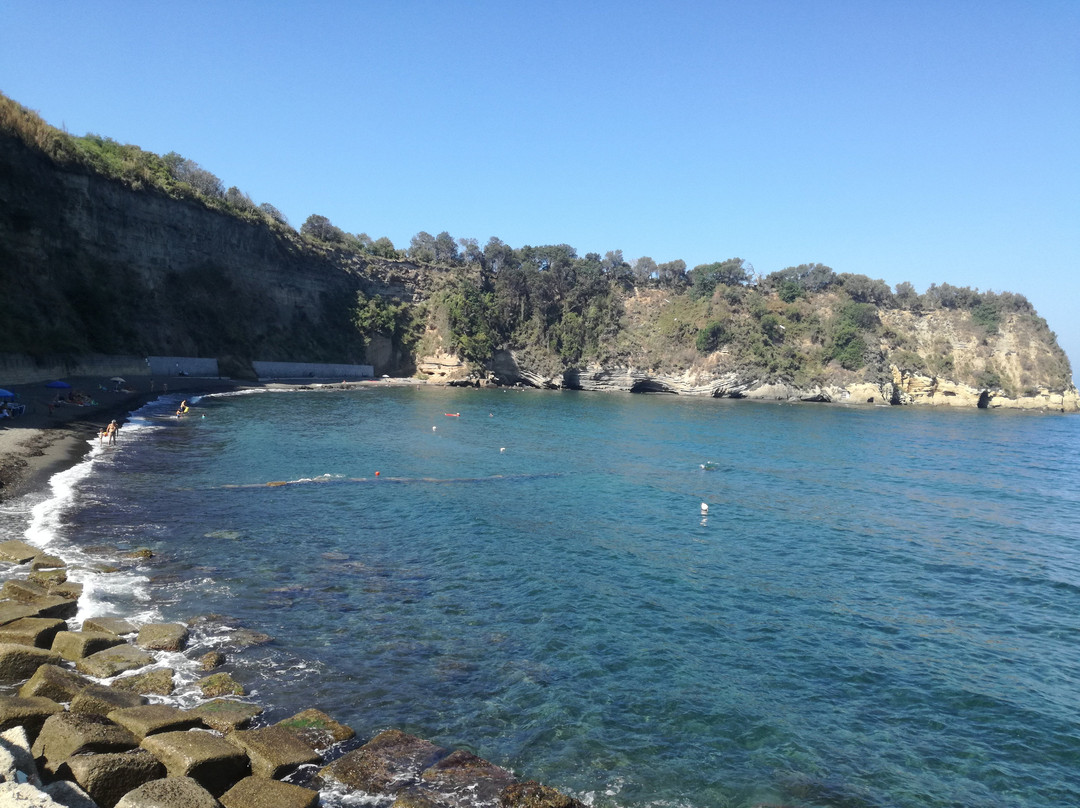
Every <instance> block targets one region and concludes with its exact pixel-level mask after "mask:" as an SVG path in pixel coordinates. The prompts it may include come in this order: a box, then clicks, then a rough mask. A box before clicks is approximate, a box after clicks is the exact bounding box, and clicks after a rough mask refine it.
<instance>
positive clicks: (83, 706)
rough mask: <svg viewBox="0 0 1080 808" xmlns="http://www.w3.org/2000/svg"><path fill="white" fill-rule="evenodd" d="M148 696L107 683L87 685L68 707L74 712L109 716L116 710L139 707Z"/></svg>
mask: <svg viewBox="0 0 1080 808" xmlns="http://www.w3.org/2000/svg"><path fill="white" fill-rule="evenodd" d="M143 704H146V698H145V697H143V696H140V695H139V694H138V693H132V692H131V691H129V690H117V689H116V688H115V687H108V686H106V685H87V686H86V687H84V688H83V689H82V690H80V691H79V695H77V696H76V697H75V698H73V699H72V700H71V706H70V707H69V708H68V709H70V710H71V712H73V713H96V714H97V715H104V716H108V715H109V713H111V712H113V711H114V710H121V709H124V708H126V707H139V706H141V705H143Z"/></svg>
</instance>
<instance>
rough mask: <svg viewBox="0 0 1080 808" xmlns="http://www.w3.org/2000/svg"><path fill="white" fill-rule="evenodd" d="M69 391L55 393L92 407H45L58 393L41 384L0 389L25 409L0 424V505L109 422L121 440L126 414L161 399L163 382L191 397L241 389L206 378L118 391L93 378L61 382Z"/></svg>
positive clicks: (78, 452)
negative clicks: (80, 396)
mask: <svg viewBox="0 0 1080 808" xmlns="http://www.w3.org/2000/svg"><path fill="white" fill-rule="evenodd" d="M63 381H66V382H67V383H68V384H70V385H71V390H67V389H64V390H60V391H59V392H60V393H62V394H63V395H65V396H66V395H67V394H68V393H69V392H72V391H81V392H83V393H85V394H86V395H87V396H89V397H90V399H91V400H92V402H93V403H90V404H85V405H82V406H80V405H76V404H68V403H65V404H61V405H59V406H54V407H52V408H50V406H49V403H50V402H51V401H53V400H54V398H55V396H56V393H57V392H58V391H57V390H54V389H50V388H47V387H45V384H44V383H43V382H41V383H35V384H22V385H4V384H3V383H0V386H2V387H3V388H4V389H6V390H10V391H11V392H13V393H15V394H16V395H17V396H18V398H17V399H16V402H17V403H22V404H25V405H26V412H25V413H24V414H23V415H20V416H17V417H14V418H4V419H3V420H0V501H4V500H8V499H11V498H14V497H17V496H20V495H21V494H24V493H26V492H27V491H30V490H32V489H33V488H35V487H37V486H41V485H44V484H45V482H46V481H47V480H48V479H49V477H51V476H52V475H53V474H55V473H56V472H58V471H62V470H63V469H64V468H66V467H68V466H71V465H74V464H75V463H76V462H78V460H79V459H80V458H81V457H82V456H83V455H85V454H86V452H87V451H88V449H89V446H88V444H87V441H88V440H90V439H91V438H94V437H96V436H97V434H98V432H99V431H100V430H101V429H103V428H104V427H105V425H106V424H108V423H109V421H111V420H112V419H114V418H115V419H116V421H117V423H118V424H119V425H120V427H121V429H120V440H123V434H124V433H123V424H124V420H125V419H126V417H127V415H128V413H130V412H132V411H133V410H136V409H138V408H139V407H141V406H142V405H143V404H145V403H146V402H147V401H150V400H152V399H153V398H155V397H157V396H160V395H162V394H163V393H164V392H165V391H164V390H163V384H167V385H168V392H169V393H184V392H188V393H195V392H200V393H201V392H209V391H221V390H231V389H236V388H238V387H243V386H246V385H244V384H242V383H238V382H235V381H233V380H230V379H205V378H186V377H175V378H169V379H154V380H153V390H151V378H150V377H149V376H145V377H142V378H132V379H130V380H128V383H127V384H125V385H123V388H122V389H121V390H119V391H114V390H111V389H109V390H102V389H101V387H103V386H106V387H107V386H108V385H109V384H110V383H109V382H107V381H104V380H102V379H100V378H97V377H72V378H65V379H63Z"/></svg>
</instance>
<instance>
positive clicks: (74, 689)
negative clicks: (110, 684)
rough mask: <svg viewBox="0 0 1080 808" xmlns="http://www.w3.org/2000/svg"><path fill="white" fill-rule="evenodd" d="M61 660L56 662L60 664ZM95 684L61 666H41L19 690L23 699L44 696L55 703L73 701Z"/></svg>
mask: <svg viewBox="0 0 1080 808" xmlns="http://www.w3.org/2000/svg"><path fill="white" fill-rule="evenodd" d="M59 661H60V660H59V659H57V660H56V662H57V663H59ZM92 684H93V682H92V681H90V680H89V679H87V678H86V677H85V676H80V675H79V674H77V673H75V671H69V670H68V669H67V668H61V667H60V665H59V664H55V663H54V664H49V665H41V666H39V667H38V669H37V670H36V671H34V675H33V676H31V677H30V678H29V679H27V680H26V682H24V683H23V686H22V687H20V688H19V695H20V696H23V697H29V696H44V697H45V698H48V699H52V700H53V701H71V700H72V699H73V698H75V697H76V696H77V695H79V693H80V692H82V690H83V689H85V688H86V687H88V686H90V685H92Z"/></svg>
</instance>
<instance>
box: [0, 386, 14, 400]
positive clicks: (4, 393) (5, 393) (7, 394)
mask: <svg viewBox="0 0 1080 808" xmlns="http://www.w3.org/2000/svg"><path fill="white" fill-rule="evenodd" d="M0 398H15V394H14V393H13V392H11V391H10V390H5V389H3V388H2V387H0Z"/></svg>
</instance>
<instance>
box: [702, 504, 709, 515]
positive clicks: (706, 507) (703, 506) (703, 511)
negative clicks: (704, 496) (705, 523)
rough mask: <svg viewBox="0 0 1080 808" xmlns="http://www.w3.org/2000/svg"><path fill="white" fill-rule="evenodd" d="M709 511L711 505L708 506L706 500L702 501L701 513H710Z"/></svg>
mask: <svg viewBox="0 0 1080 808" xmlns="http://www.w3.org/2000/svg"><path fill="white" fill-rule="evenodd" d="M708 512H709V506H708V505H706V504H705V503H704V502H702V503H701V513H702V514H706V513H708Z"/></svg>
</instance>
